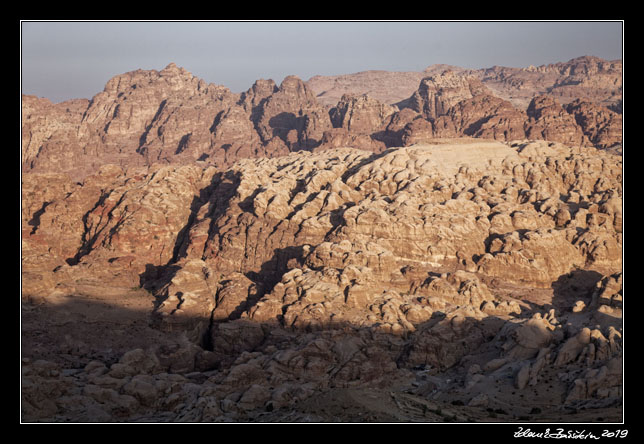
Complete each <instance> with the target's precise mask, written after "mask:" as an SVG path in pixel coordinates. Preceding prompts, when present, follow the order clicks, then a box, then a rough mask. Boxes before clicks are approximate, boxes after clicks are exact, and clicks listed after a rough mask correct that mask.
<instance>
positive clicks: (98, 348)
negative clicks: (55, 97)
mask: <svg viewBox="0 0 644 444" xmlns="http://www.w3.org/2000/svg"><path fill="white" fill-rule="evenodd" d="M617 70H619V76H618V77H619V79H620V81H619V82H617V80H615V79H616V78H617V77H611V75H613V74H614V73H615V72H617ZM494 73H496V74H494ZM387 76H389V74H388V75H387ZM557 76H559V77H557ZM376 77H377V76H376ZM390 77H391V76H390ZM404 77H406V76H404ZM608 78H610V79H613V80H612V81H613V84H612V87H609V83H610V82H609V80H607V79H608ZM490 79H495V80H490ZM539 79H541V80H540V81H542V83H538V81H537V80H539ZM544 79H547V82H554V83H553V85H551V86H550V87H545V86H543V85H545V84H546V83H547V82H546V80H544ZM553 79H555V80H553ZM327 80H328V79H322V78H317V79H315V78H314V79H311V80H310V81H309V82H304V81H302V80H301V79H298V78H297V77H294V76H291V77H287V78H286V79H284V81H283V82H282V83H281V85H279V86H278V85H276V84H275V82H273V81H272V80H258V81H257V82H256V83H255V84H254V85H253V86H252V88H250V89H249V90H248V91H247V92H245V93H242V94H233V93H230V91H229V90H227V89H226V88H224V87H220V86H216V85H212V84H206V83H205V82H204V81H203V80H200V79H197V78H195V77H194V76H192V75H191V74H190V73H188V72H187V71H185V70H184V69H182V68H179V67H176V66H175V65H173V64H171V65H169V66H168V67H166V68H165V69H164V70H162V71H159V72H157V71H142V70H139V71H135V72H132V73H126V74H123V75H121V76H117V77H115V78H114V79H112V80H110V81H109V82H108V84H107V85H106V87H105V90H104V91H103V92H101V93H99V94H97V95H96V96H95V97H94V98H92V99H91V100H74V101H69V102H63V103H59V104H52V103H51V102H49V101H47V100H46V99H40V98H36V97H30V96H24V97H23V108H22V117H23V121H22V122H23V146H22V150H23V151H22V152H23V171H22V209H21V210H22V216H21V217H22V257H21V284H22V305H21V355H22V358H21V359H22V361H21V368H22V377H21V387H22V402H21V410H22V420H23V421H24V422H459V423H465V422H526V423H534V422H536V423H540V422H541V423H552V422H620V421H621V420H622V418H623V416H622V415H623V411H622V407H623V405H622V400H623V325H622V310H623V291H622V246H623V240H622V237H623V233H622V225H623V224H622V212H623V203H622V196H623V180H622V171H623V167H622V156H621V143H622V140H621V138H622V127H621V105H618V104H621V62H619V63H618V62H606V61H601V60H598V59H595V58H581V59H575V60H573V61H570V62H567V64H563V63H562V64H557V65H549V66H548V67H538V68H529V69H525V70H519V71H517V70H514V69H501V68H492V69H490V70H487V71H486V74H485V75H484V74H483V73H474V74H473V73H472V72H467V71H466V70H460V69H454V67H450V70H443V69H432V70H428V71H427V72H426V73H425V75H424V76H421V78H420V79H419V80H418V81H417V84H416V87H415V89H414V90H411V93H410V94H409V95H408V96H407V97H403V98H401V99H398V98H392V97H390V98H388V99H386V100H385V99H378V98H377V97H376V98H374V97H373V96H371V95H369V94H364V92H363V91H361V90H359V89H357V90H353V92H351V91H346V88H347V87H346V85H348V84H350V82H348V80H347V81H345V80H346V79H345V80H341V81H338V82H335V83H334V84H336V85H343V86H342V87H340V86H338V87H337V88H336V89H333V88H331V87H329V86H326V87H325V88H326V89H325V91H330V92H328V93H327V94H324V95H321V93H320V92H317V91H315V88H317V87H316V86H315V85H316V84H317V85H318V86H319V85H321V84H323V83H324V81H327ZM353 80H355V78H354V79H353ZM372 80H373V79H372ZM316 82H317V83H316ZM343 82H344V83H343ZM374 82H375V80H374ZM495 82H496V83H495ZM504 82H505V83H504ZM376 83H377V82H376ZM357 84H361V82H360V81H358V82H357ZM537 84H538V87H537V86H535V85H537ZM508 85H512V88H515V89H516V90H517V91H522V93H521V94H524V93H525V97H524V96H523V95H521V94H519V93H516V96H513V97H514V99H516V100H519V99H520V100H519V101H523V102H527V103H525V108H523V107H518V106H517V103H518V102H517V101H516V100H515V101H513V100H514V99H513V100H510V97H509V96H507V94H508V93H507V91H510V89H511V88H510V86H508ZM592 85H594V86H592ZM602 85H603V86H602ZM600 86H602V87H601V88H600ZM362 87H365V88H366V87H368V88H371V89H375V88H374V86H373V85H367V86H365V85H362ZM604 87H605V89H606V91H604V90H603V89H602V88H604ZM503 88H506V89H507V91H506V93H504V94H506V96H502V95H499V93H498V92H499V91H501V90H503ZM540 88H541V89H540ZM548 88H550V89H549V90H548ZM611 88H612V89H611ZM337 90H342V94H341V95H340V96H339V99H338V100H337V101H336V102H335V104H334V105H333V106H331V107H329V106H328V104H323V103H321V102H320V101H319V100H318V98H319V97H325V96H326V98H327V99H328V98H329V97H332V95H333V94H336V91H337ZM527 90H530V91H532V92H531V93H530V94H531V96H530V98H529V101H528V100H527V97H528V95H529V94H528V92H527ZM314 91H315V92H314ZM609 91H612V92H609ZM408 92H409V91H408ZM591 92H592V94H591ZM332 93H333V94H332ZM404 94H407V93H404ZM593 94H594V95H593ZM573 96H574V97H573ZM524 99H526V100H524ZM401 100H403V101H404V103H400V102H401ZM325 105H326V106H325Z"/></svg>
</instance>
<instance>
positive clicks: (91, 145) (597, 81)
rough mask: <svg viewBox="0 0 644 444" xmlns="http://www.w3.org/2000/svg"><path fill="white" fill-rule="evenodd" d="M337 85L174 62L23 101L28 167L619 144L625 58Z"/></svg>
mask: <svg viewBox="0 0 644 444" xmlns="http://www.w3.org/2000/svg"><path fill="white" fill-rule="evenodd" d="M330 82H331V80H330V79H327V78H321V77H315V78H313V79H311V80H309V82H304V81H302V80H301V79H299V78H297V77H295V76H289V77H287V78H285V79H284V80H283V81H282V83H281V84H280V85H279V86H278V85H276V84H275V82H274V81H272V80H258V81H256V82H255V84H254V85H253V86H252V87H251V88H250V89H249V90H248V91H246V92H243V93H241V94H233V93H231V92H230V91H229V90H228V89H227V88H226V87H224V86H219V85H214V84H207V83H206V82H205V81H203V80H201V79H199V78H196V77H195V76H193V75H192V74H190V73H189V72H187V71H186V70H185V69H183V68H179V67H177V66H176V65H174V64H170V65H168V66H167V67H166V68H164V69H163V70H161V71H155V70H147V71H144V70H137V71H133V72H129V73H125V74H122V75H119V76H116V77H114V78H113V79H111V80H110V81H109V82H108V83H107V85H106V86H105V89H104V90H103V91H102V92H100V93H98V94H97V95H95V96H94V97H93V98H92V99H91V100H74V101H69V102H63V103H59V104H52V103H51V102H49V101H48V100H46V99H41V98H37V97H33V96H23V107H22V135H23V138H22V158H23V171H24V172H29V171H31V172H40V173H49V172H56V173H67V174H69V175H70V176H71V177H72V178H74V179H75V180H82V179H83V178H84V177H86V176H87V175H89V174H93V173H95V172H96V171H98V169H99V168H100V166H101V165H105V164H114V165H119V166H122V167H138V166H146V167H147V166H151V165H154V164H160V165H175V164H176V165H195V164H197V165H201V166H203V167H207V166H213V167H215V168H218V169H225V168H227V167H229V166H231V165H232V164H233V163H234V162H235V161H237V160H239V159H244V158H262V157H275V156H282V155H286V154H288V153H291V152H296V151H313V150H315V151H319V150H324V149H328V148H337V147H352V148H358V149H364V150H368V151H372V152H382V151H383V150H385V149H388V148H392V147H398V146H410V145H413V144H415V143H425V142H431V141H432V140H434V139H438V138H445V137H464V136H465V137H473V138H488V139H494V140H500V141H512V140H526V139H530V140H547V141H556V142H562V143H565V144H568V145H571V146H595V147H599V148H617V149H621V133H622V116H621V91H622V85H621V63H620V62H606V61H603V60H600V59H596V58H590V57H584V58H579V59H574V60H571V61H570V62H567V63H561V64H555V65H548V66H543V67H538V68H532V67H531V68H526V69H518V68H499V67H494V68H490V69H487V70H479V71H471V70H470V71H468V70H463V69H460V68H454V67H447V66H444V65H436V66H433V67H430V68H428V69H427V70H425V71H424V72H423V73H393V72H392V73H385V72H377V71H370V72H366V73H359V74H356V75H350V76H344V77H340V78H336V79H334V80H333V82H332V85H330ZM383 91H384V92H386V93H387V94H389V95H387V94H384V93H383ZM340 92H341V93H342V95H339V94H340ZM392 94H393V95H396V97H395V98H393V95H392ZM338 95H339V99H338ZM336 99H337V100H336ZM394 102H395V104H394Z"/></svg>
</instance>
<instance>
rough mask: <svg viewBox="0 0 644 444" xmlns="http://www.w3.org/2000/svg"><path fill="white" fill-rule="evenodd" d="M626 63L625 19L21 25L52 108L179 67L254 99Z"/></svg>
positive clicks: (24, 83)
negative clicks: (433, 69) (384, 78)
mask: <svg viewBox="0 0 644 444" xmlns="http://www.w3.org/2000/svg"><path fill="white" fill-rule="evenodd" d="M584 55H589V56H596V57H600V58H603V59H606V60H615V59H621V58H622V56H623V22H621V21H592V22H591V21H575V22H564V21H537V22H532V21H521V22H511V21H501V22H493V21H470V22H454V21H438V22H434V21H368V22H367V21H355V22H354V21H307V22H296V21H270V22H267V21H255V22H240V21H214V22H195V21H191V22H178V21H162V22H140V21H135V22H133V21H127V22H121V21H107V22H105V21H100V22H97V21H92V22H87V21H22V22H21V90H22V93H23V94H32V95H36V96H39V97H46V98H48V99H50V100H51V101H52V102H55V103H57V102H61V101H64V100H69V99H74V98H87V99H91V98H92V97H93V96H94V95H95V94H97V93H99V92H101V91H102V90H103V88H104V86H105V84H106V83H107V81H108V80H109V79H110V78H112V77H114V76H115V75H118V74H122V73H125V72H129V71H133V70H136V69H156V70H161V69H163V68H164V67H165V66H167V65H168V64H169V63H171V62H173V63H176V64H177V65H178V66H180V67H183V68H185V69H186V70H188V71H189V72H191V73H192V74H193V75H195V76H197V77H199V78H202V79H204V80H205V81H206V82H208V83H215V84H217V85H223V86H226V87H228V88H229V89H230V90H231V91H232V92H235V93H238V92H242V91H246V90H247V89H248V88H250V87H251V86H252V85H253V83H254V82H255V80H257V79H260V78H262V79H273V80H274V81H275V82H276V83H277V84H279V83H281V81H282V80H283V79H284V77H286V76H288V75H296V76H298V77H300V78H301V79H302V80H308V79H309V78H311V77H312V76H314V75H338V74H350V73H355V72H360V71H367V70H386V71H422V70H423V69H425V68H426V67H428V66H430V65H432V64H437V63H443V64H448V65H456V66H460V67H463V68H472V69H479V68H489V67H491V66H495V65H498V66H508V67H527V66H529V65H534V66H539V65H545V64H549V63H557V62H566V61H568V60H570V59H573V58H576V57H581V56H584Z"/></svg>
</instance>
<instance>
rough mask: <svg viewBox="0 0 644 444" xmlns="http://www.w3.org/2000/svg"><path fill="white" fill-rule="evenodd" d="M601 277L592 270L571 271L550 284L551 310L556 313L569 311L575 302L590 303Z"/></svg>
mask: <svg viewBox="0 0 644 444" xmlns="http://www.w3.org/2000/svg"><path fill="white" fill-rule="evenodd" d="M602 277H603V275H602V274H600V273H599V272H597V271H593V270H573V271H571V272H570V273H566V274H564V275H561V276H559V278H558V279H557V280H556V281H554V282H553V283H552V290H553V295H552V308H554V309H555V311H556V312H558V313H559V312H562V311H565V310H571V309H572V307H573V306H574V305H575V302H577V301H579V300H581V301H583V302H584V303H585V304H586V305H588V304H589V303H590V300H591V298H592V295H593V292H594V291H595V288H596V285H597V283H598V282H599V281H600V280H601V279H602Z"/></svg>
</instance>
